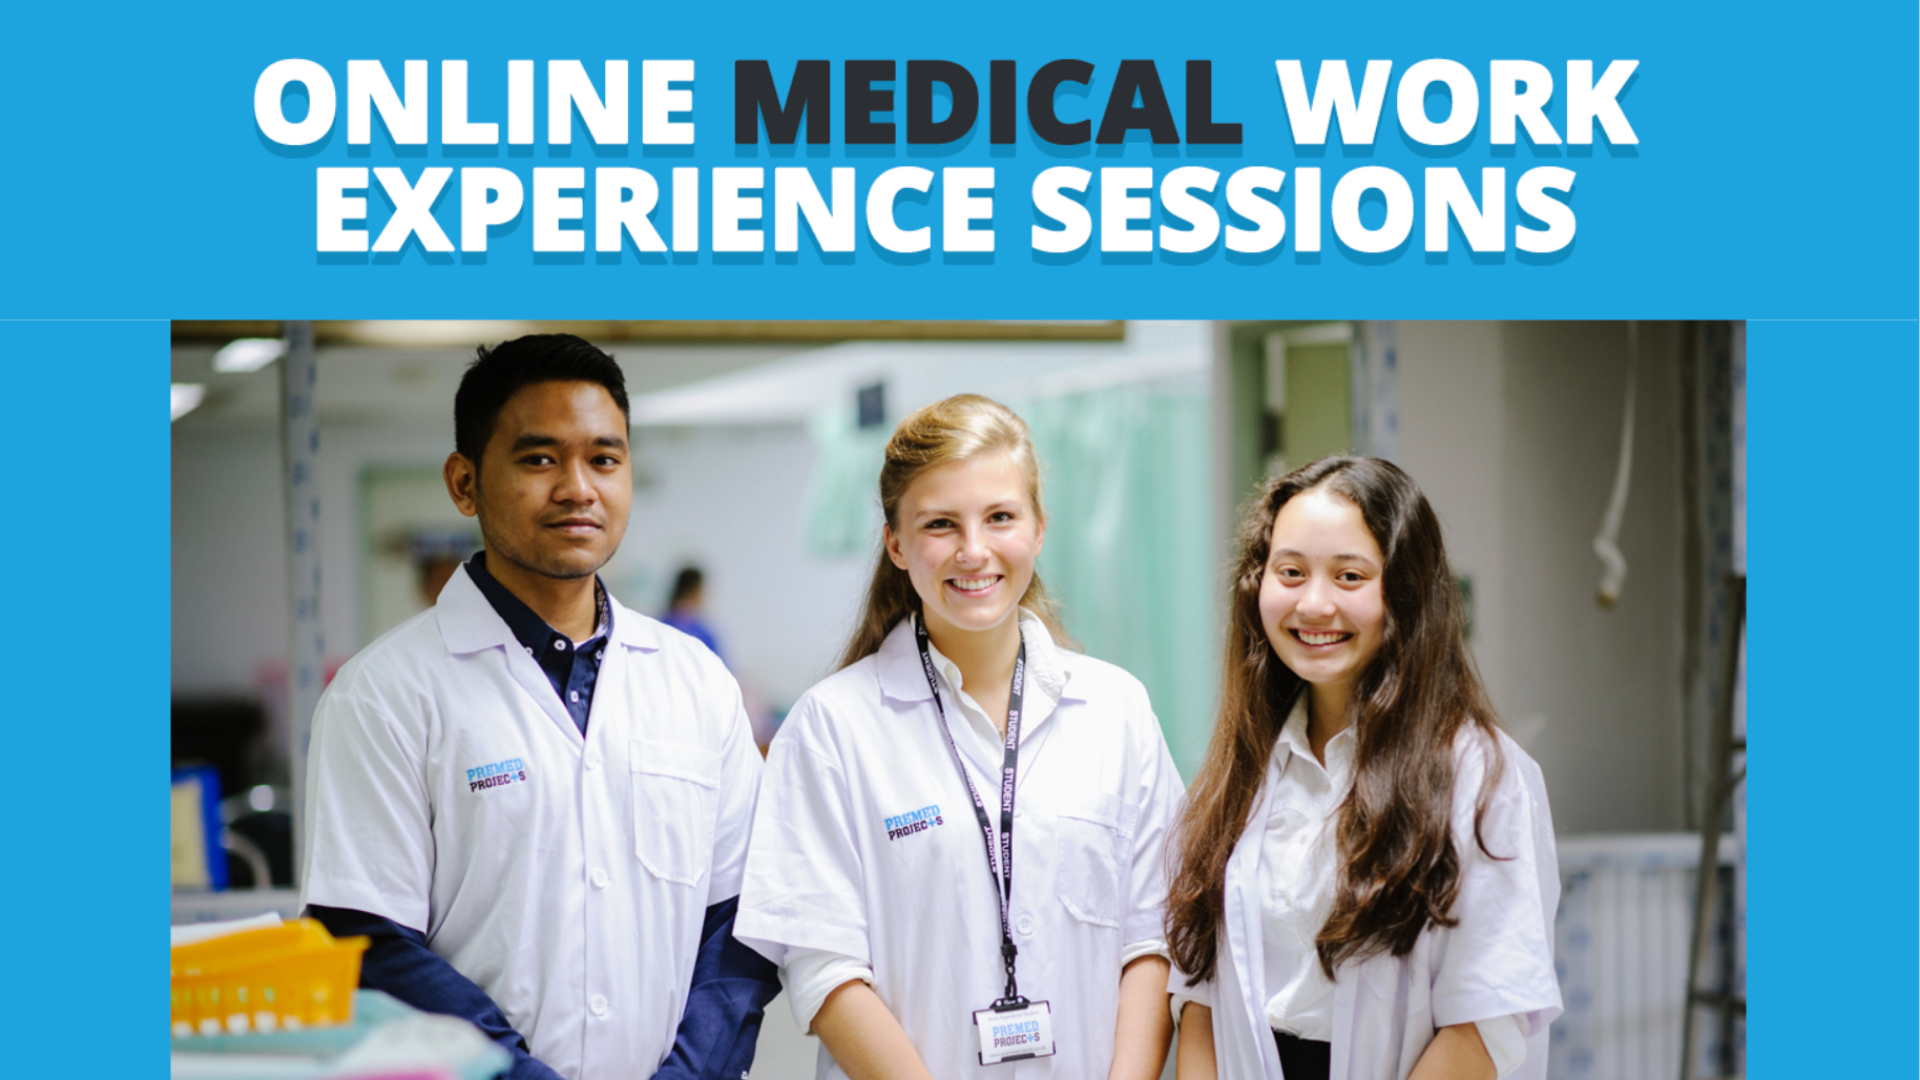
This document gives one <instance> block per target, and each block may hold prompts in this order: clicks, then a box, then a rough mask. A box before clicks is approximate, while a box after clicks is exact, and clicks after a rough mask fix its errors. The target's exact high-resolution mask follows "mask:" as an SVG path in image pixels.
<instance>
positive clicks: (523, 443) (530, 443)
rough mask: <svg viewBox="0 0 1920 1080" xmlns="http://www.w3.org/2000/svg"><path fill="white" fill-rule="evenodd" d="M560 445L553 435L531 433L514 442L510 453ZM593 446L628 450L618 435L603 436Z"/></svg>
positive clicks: (596, 439) (625, 442)
mask: <svg viewBox="0 0 1920 1080" xmlns="http://www.w3.org/2000/svg"><path fill="white" fill-rule="evenodd" d="M559 445H560V440H559V439H557V438H555V437H554V436H552V435H542V434H540V433H539V432H532V431H530V432H528V433H526V434H525V435H522V436H520V437H519V438H517V439H515V440H513V447H512V449H511V450H510V451H509V452H510V453H515V454H517V453H520V452H521V451H522V450H532V449H535V448H537V447H545V446H559ZM593 445H595V446H604V447H608V448H610V449H613V450H625V449H626V448H627V440H625V439H622V438H620V437H619V436H617V435H601V436H599V437H597V438H595V439H594V440H593Z"/></svg>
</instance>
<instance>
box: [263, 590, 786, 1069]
mask: <svg viewBox="0 0 1920 1080" xmlns="http://www.w3.org/2000/svg"><path fill="white" fill-rule="evenodd" d="M611 621H612V625H611V627H610V629H609V635H610V638H611V640H610V641H609V643H608V646H607V653H606V657H605V659H604V660H603V661H602V666H601V670H600V676H599V682H598V685H597V687H596V689H595V692H594V696H593V705H592V714H591V720H592V722H591V723H590V724H589V725H588V727H587V732H586V734H585V735H584V736H583V735H582V734H581V732H580V729H579V728H578V727H577V726H576V725H575V724H574V722H573V719H572V717H571V716H569V715H568V714H567V711H566V709H565V708H564V707H563V706H562V704H561V702H560V699H559V696H558V695H556V694H555V693H554V692H553V686H552V684H551V683H550V682H548V681H547V677H546V674H545V672H543V671H542V670H541V668H540V666H539V664H538V663H537V662H536V661H535V660H534V659H533V657H531V656H529V655H527V653H526V651H525V650H524V649H523V648H522V647H521V646H520V644H519V643H518V642H517V641H515V640H514V638H513V635H512V632H511V631H510V630H509V629H508V628H507V625H506V623H505V622H504V621H502V620H501V618H500V616H499V615H498V613H496V612H495V611H494V609H493V606H492V605H491V604H489V603H488V602H487V600H486V598H485V597H484V596H482V595H481V593H480V590H479V589H478V588H477V587H476V586H475V585H474V584H473V581H472V579H471V578H469V577H468V576H467V574H466V571H465V569H464V568H463V569H461V570H460V571H458V572H456V573H455V574H454V576H453V579H452V580H451V581H450V582H449V583H448V584H447V587H446V588H445V590H443V591H442V592H441V594H440V598H439V603H438V605H437V606H436V607H434V608H433V609H431V610H429V611H427V612H425V613H423V614H421V615H418V616H415V617H414V618H412V619H409V620H408V621H406V622H404V623H402V624H401V625H400V626H398V627H396V628H394V629H393V630H392V631H390V632H388V633H387V634H385V635H383V636H382V637H381V638H380V639H379V640H377V641H375V642H374V643H373V644H371V645H369V646H367V648H365V649H364V650H362V651H361V652H360V653H359V655H357V656H355V657H354V658H353V659H352V660H351V661H349V662H348V663H347V664H346V666H345V667H343V668H341V669H340V674H339V675H338V677H336V678H335V679H334V681H333V684H332V685H331V686H330V687H328V689H327V691H326V693H325V694H324V695H323V696H322V698H321V701H320V705H319V708H318V709H317V710H316V712H315V714H314V721H313V740H312V743H311V746H310V749H309V751H308V761H307V791H308V797H307V798H308V804H307V820H306V822H305V833H304V836H305V844H304V847H303V850H304V852H305V861H306V866H305V873H304V874H303V875H302V880H303V882H304V885H303V889H302V894H303V895H302V897H301V902H302V903H303V904H309V903H310V904H321V905H326V906H330V907H342V908H352V909H355V910H359V911H366V912H370V913H372V914H375V915H380V916H384V917H386V918H388V919H392V920H393V921H395V922H397V923H400V924H401V925H403V926H408V927H412V928H413V929H416V930H420V931H421V932H423V933H424V934H425V935H426V938H427V944H428V946H429V947H430V948H432V949H433V951H434V952H436V953H438V954H439V955H440V956H442V957H444V958H445V959H446V960H447V961H448V962H449V963H451V964H452V965H453V967H454V969H455V970H457V971H459V972H460V973H461V974H462V975H465V976H466V977H467V978H469V979H472V980H473V981H474V982H475V983H476V984H478V985H479V987H480V988H481V989H482V990H484V991H486V993H487V995H488V996H489V997H491V998H492V999H493V1001H494V1002H495V1003H496V1004H497V1005H499V1006H500V1009H501V1011H502V1012H503V1013H505V1015H506V1018H507V1020H508V1022H509V1023H511V1024H512V1025H513V1026H514V1028H515V1029H516V1030H518V1031H519V1032H520V1033H521V1034H522V1035H524V1036H525V1037H526V1039H527V1045H528V1047H529V1049H530V1050H531V1051H532V1053H533V1055H534V1056H535V1057H537V1058H539V1059H540V1060H541V1061H543V1062H545V1063H546V1064H547V1065H549V1066H551V1067H552V1068H553V1069H554V1070H555V1071H557V1072H559V1073H560V1074H561V1075H562V1076H566V1077H569V1078H572V1080H615V1078H621V1080H624V1078H627V1077H632V1076H650V1075H652V1074H653V1072H654V1071H655V1070H656V1069H658V1068H659V1066H660V1064H661V1062H662V1061H664V1060H665V1059H666V1056H667V1054H668V1052H669V1051H670V1050H671V1049H672V1048H673V1040H674V1035H675V1032H676V1031H677V1029H678V1027H679V1024H680V1017H681V1012H682V1010H683V1008H684V1006H685V1003H686V996H687V989H688V981H689V979H690V978H691V976H692V973H693V963H694V958H695V955H696V953H697V952H698V949H699V944H700V933H701V928H702V924H703V921H704V919H705V915H706V909H707V907H708V906H709V905H711V904H714V903H718V902H720V901H722V900H725V899H727V898H729V897H731V896H733V895H735V894H736V893H738V891H739V887H740V877H741V873H742V870H743V864H744V860H745V856H746V847H747V831H748V826H749V824H750V822H751V819H752V814H753V804H754V796H755V792H756V790H757V787H758V782H759V775H760V770H761V763H760V755H759V754H758V753H757V752H756V750H755V749H754V744H753V737H752V732H751V729H750V727H749V725H748V723H747V719H746V714H745V711H744V710H743V709H742V708H741V704H740V692H739V689H738V687H737V686H736V685H735V683H734V681H733V678H732V676H730V675H728V674H727V671H726V668H725V667H723V666H722V665H721V663H720V661H719V660H718V659H717V658H715V657H714V655H713V654H712V653H711V652H709V651H708V650H707V648H706V647H705V646H703V645H701V644H699V643H698V642H696V641H694V640H693V639H692V638H689V637H687V636H685V635H684V634H681V633H679V632H678V631H676V630H673V629H671V628H669V627H666V626H663V625H662V624H660V623H657V622H655V621H653V620H652V619H648V618H647V617H645V616H643V615H640V614H639V613H637V612H634V611H631V610H628V609H627V608H625V607H623V606H621V605H619V604H618V603H613V604H612V605H611Z"/></svg>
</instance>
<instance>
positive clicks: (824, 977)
mask: <svg viewBox="0 0 1920 1080" xmlns="http://www.w3.org/2000/svg"><path fill="white" fill-rule="evenodd" d="M855 979H858V980H860V981H861V982H864V983H867V984H868V985H872V983H873V968H872V966H871V965H868V964H863V963H861V962H860V961H858V960H855V959H854V958H853V957H851V956H846V955H844V954H842V953H837V952H829V951H827V950H825V949H794V950H791V951H789V952H788V953H787V962H786V965H785V966H784V967H782V968H781V969H780V981H781V984H782V985H784V986H785V987H786V990H787V1004H788V1005H790V1006H792V1008H793V1021H794V1023H796V1024H799V1025H800V1030H801V1031H804V1032H806V1033H807V1034H809V1035H811V1034H813V1018H814V1017H815V1016H818V1015H819V1014H820V1006H822V1005H825V1004H826V1003H827V995H828V994H831V993H833V992H834V990H836V989H838V988H839V987H840V986H842V985H844V984H846V983H849V982H852V981H853V980H855ZM1521 1049H1522V1050H1524V1049H1525V1047H1524V1046H1523V1047H1522V1048H1521Z"/></svg>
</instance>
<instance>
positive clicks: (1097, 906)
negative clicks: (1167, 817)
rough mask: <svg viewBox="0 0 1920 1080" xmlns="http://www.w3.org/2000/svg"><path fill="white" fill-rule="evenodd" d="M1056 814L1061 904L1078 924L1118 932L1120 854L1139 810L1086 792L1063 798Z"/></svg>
mask: <svg viewBox="0 0 1920 1080" xmlns="http://www.w3.org/2000/svg"><path fill="white" fill-rule="evenodd" d="M1057 813H1058V819H1059V820H1058V822H1057V828H1058V829H1059V837H1058V840H1057V843H1058V844H1059V845H1060V846H1059V850H1058V852H1057V857H1058V858H1059V860H1060V902H1061V903H1062V904H1064V905H1066V908H1067V912H1068V914H1071V915H1072V916H1073V917H1074V918H1076V919H1078V920H1080V921H1081V922H1084V923H1092V924H1093V925H1095V926H1105V927H1109V928H1112V929H1115V930H1117V929H1119V928H1120V916H1121V909H1120V897H1121V889H1120V876H1121V875H1120V871H1121V867H1123V866H1125V865H1126V862H1125V860H1124V859H1123V858H1122V853H1123V852H1124V850H1125V848H1126V842H1127V838H1128V837H1130V836H1131V835H1132V834H1133V827H1134V824H1135V823H1136V822H1137V820H1138V819H1139V816H1140V811H1139V807H1136V806H1133V805H1131V804H1129V803H1127V802H1124V801H1123V800H1121V799H1119V798H1117V797H1115V796H1113V795H1109V794H1107V793H1106V792H1104V791H1086V792H1079V793H1074V794H1070V795H1068V796H1067V797H1065V798H1063V799H1062V800H1061V802H1060V805H1059V808H1058V811H1057Z"/></svg>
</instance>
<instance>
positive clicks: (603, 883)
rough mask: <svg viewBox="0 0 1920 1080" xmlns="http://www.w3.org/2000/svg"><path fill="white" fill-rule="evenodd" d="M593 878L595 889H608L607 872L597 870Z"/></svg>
mask: <svg viewBox="0 0 1920 1080" xmlns="http://www.w3.org/2000/svg"><path fill="white" fill-rule="evenodd" d="M591 877H592V878H593V887H594V888H596V889H604V888H606V887H607V872H606V871H605V870H595V871H594V872H593V874H592V875H591Z"/></svg>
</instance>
